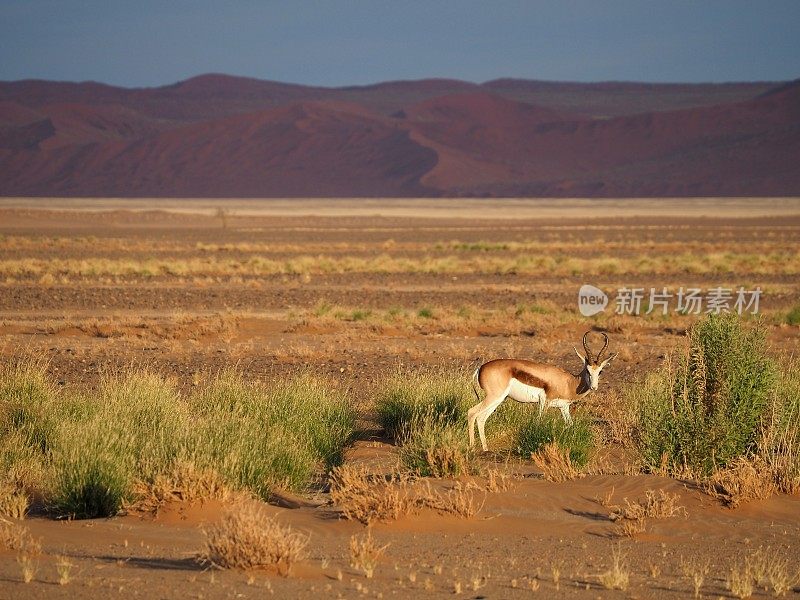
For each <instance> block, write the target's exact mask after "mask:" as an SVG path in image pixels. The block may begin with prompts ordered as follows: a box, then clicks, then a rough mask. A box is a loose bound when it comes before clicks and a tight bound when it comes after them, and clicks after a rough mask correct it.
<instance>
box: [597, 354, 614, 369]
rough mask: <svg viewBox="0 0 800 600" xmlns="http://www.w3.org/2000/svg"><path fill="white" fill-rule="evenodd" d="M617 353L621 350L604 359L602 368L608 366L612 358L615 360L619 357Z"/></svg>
mask: <svg viewBox="0 0 800 600" xmlns="http://www.w3.org/2000/svg"><path fill="white" fill-rule="evenodd" d="M617 354H619V352H614V354H612V355H611V356H609V357H608V358H607V359H605V360H604V361H603V362H602V363H601V364H600V368H601V369H602V368H603V367H605V366H606V365H607V364H608V363H610V362H611V361H612V360H614V359H615V358H616V357H617Z"/></svg>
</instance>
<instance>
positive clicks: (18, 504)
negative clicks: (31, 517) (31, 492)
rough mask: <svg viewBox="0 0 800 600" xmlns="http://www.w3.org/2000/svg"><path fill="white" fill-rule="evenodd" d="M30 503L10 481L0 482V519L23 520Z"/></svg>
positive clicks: (21, 491)
mask: <svg viewBox="0 0 800 600" xmlns="http://www.w3.org/2000/svg"><path fill="white" fill-rule="evenodd" d="M29 504H30V502H29V500H28V495H27V494H26V493H25V492H24V491H23V490H21V489H19V486H17V485H16V484H14V483H12V482H10V481H0V517H8V518H10V519H24V518H25V515H26V514H27V512H28V506H29Z"/></svg>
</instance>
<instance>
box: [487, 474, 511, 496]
mask: <svg viewBox="0 0 800 600" xmlns="http://www.w3.org/2000/svg"><path fill="white" fill-rule="evenodd" d="M513 487H514V482H513V479H512V477H511V475H509V474H508V473H506V472H504V471H500V470H498V469H487V470H486V486H485V489H486V491H487V492H491V493H493V494H496V493H498V492H506V491H508V490H510V489H511V488H513Z"/></svg>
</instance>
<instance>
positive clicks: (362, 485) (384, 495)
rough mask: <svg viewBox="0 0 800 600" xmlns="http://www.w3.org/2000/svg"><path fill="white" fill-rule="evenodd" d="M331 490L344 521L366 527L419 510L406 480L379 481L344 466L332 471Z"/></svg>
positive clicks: (351, 467) (362, 471) (332, 497)
mask: <svg viewBox="0 0 800 600" xmlns="http://www.w3.org/2000/svg"><path fill="white" fill-rule="evenodd" d="M330 486H331V487H330V493H331V499H332V500H333V502H334V503H335V504H336V505H337V506H339V508H340V509H341V510H342V514H343V515H344V517H345V518H346V519H349V520H351V521H360V522H361V523H363V524H364V525H370V524H371V523H373V522H374V521H394V520H396V519H399V518H400V517H402V516H404V515H407V514H409V513H411V512H413V511H414V510H415V508H416V502H415V498H414V496H413V494H412V493H411V490H410V489H409V479H408V478H407V477H402V476H398V475H390V476H389V478H388V479H387V478H376V477H373V476H372V475H370V474H369V473H368V472H367V470H366V469H365V468H358V467H353V466H350V465H342V466H340V467H336V468H334V469H333V470H332V471H331V475H330Z"/></svg>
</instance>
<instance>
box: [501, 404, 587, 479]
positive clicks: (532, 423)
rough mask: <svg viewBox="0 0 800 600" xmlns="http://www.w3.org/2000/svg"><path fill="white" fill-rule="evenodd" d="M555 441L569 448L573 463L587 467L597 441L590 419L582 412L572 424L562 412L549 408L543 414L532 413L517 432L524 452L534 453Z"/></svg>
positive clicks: (518, 442)
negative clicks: (548, 411)
mask: <svg viewBox="0 0 800 600" xmlns="http://www.w3.org/2000/svg"><path fill="white" fill-rule="evenodd" d="M552 443H556V444H557V445H558V446H559V447H560V448H562V449H564V450H566V451H567V452H569V460H570V463H572V465H574V466H575V467H577V468H583V467H585V466H586V464H587V463H588V462H589V458H590V457H591V453H592V450H593V445H594V435H593V433H592V429H591V424H590V422H589V419H588V418H587V417H586V416H584V415H582V414H580V413H578V414H577V415H575V416H574V418H573V421H572V424H571V425H568V424H567V423H565V422H564V420H563V419H562V418H561V415H560V414H558V415H555V414H552V413H547V412H545V413H543V414H542V415H541V416H539V415H538V413H537V414H534V415H531V416H530V417H529V418H528V420H527V422H525V423H524V424H523V425H522V427H520V429H519V431H518V433H517V452H518V453H519V454H520V455H522V456H526V457H527V456H531V455H532V454H535V453H537V452H539V451H540V450H542V449H543V448H544V447H545V446H546V445H547V444H552Z"/></svg>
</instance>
